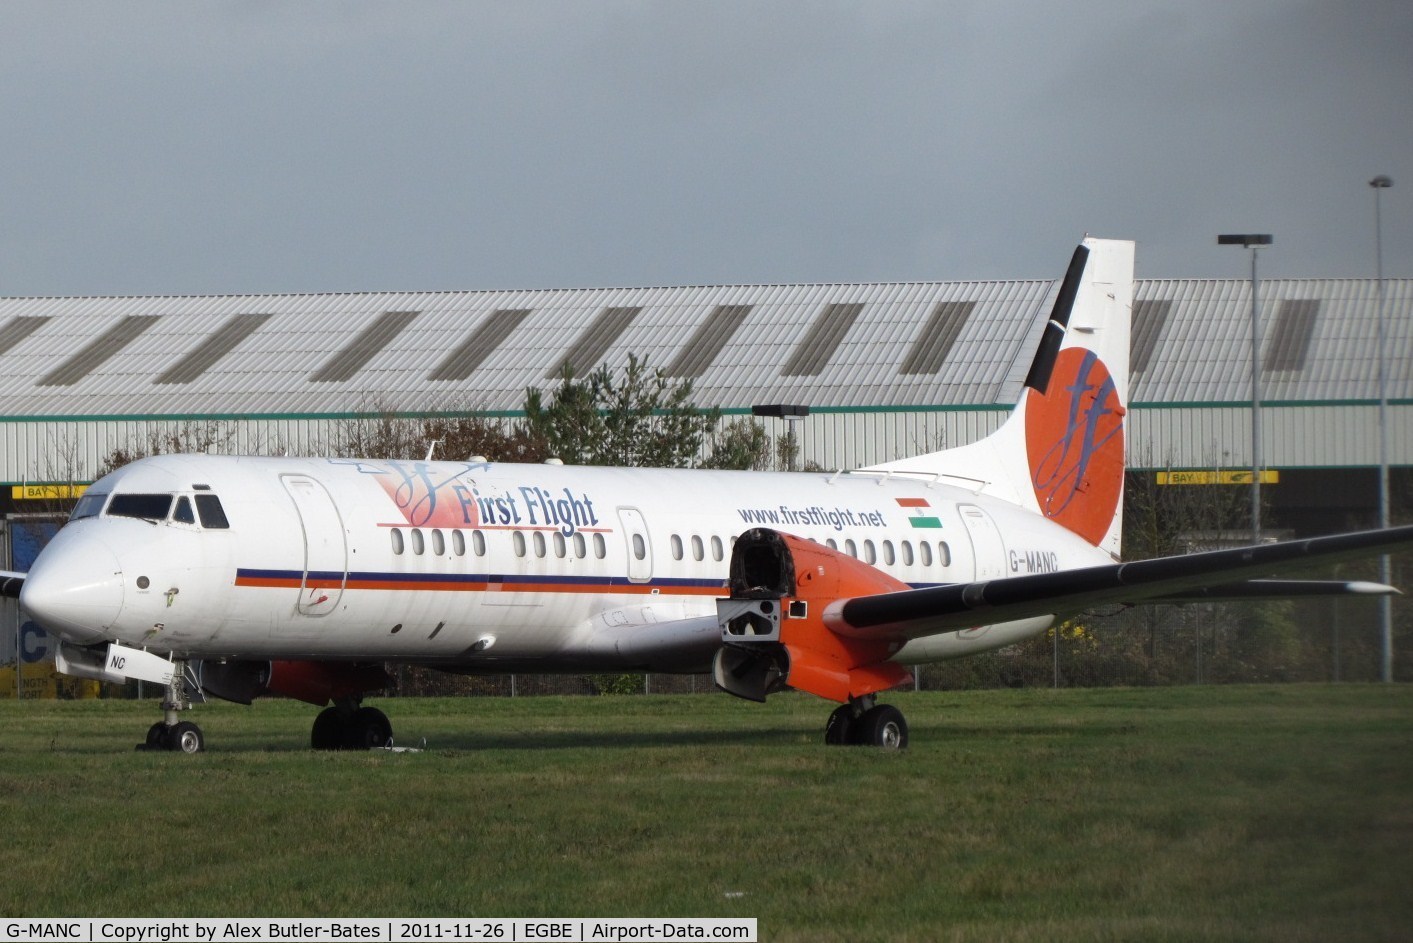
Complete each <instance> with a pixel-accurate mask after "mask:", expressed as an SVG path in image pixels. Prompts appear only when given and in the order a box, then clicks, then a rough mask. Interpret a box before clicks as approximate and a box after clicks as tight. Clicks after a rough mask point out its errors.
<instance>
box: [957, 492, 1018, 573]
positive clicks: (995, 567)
mask: <svg viewBox="0 0 1413 943" xmlns="http://www.w3.org/2000/svg"><path fill="white" fill-rule="evenodd" d="M957 511H958V512H960V514H961V515H962V524H963V525H964V526H965V527H966V529H967V536H968V537H970V538H971V551H972V557H973V559H974V560H975V561H976V572H975V574H974V575H973V576H972V579H974V580H995V579H1000V578H1002V577H1004V576H1005V575H1006V545H1005V543H1004V542H1003V541H1002V540H1001V529H1000V528H999V527H997V526H996V522H995V521H993V520H992V519H991V515H990V514H987V513H986V512H985V511H983V510H982V509H981V508H979V507H977V506H976V505H975V504H959V505H957Z"/></svg>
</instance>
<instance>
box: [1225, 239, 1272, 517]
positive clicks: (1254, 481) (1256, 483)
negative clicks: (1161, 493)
mask: <svg viewBox="0 0 1413 943" xmlns="http://www.w3.org/2000/svg"><path fill="white" fill-rule="evenodd" d="M1271 242H1272V239H1271V236H1270V234H1268V233H1229V234H1227V235H1222V236H1218V237H1217V245H1219V246H1245V247H1246V248H1248V249H1250V250H1251V538H1252V540H1251V542H1252V543H1253V544H1259V543H1260V542H1261V298H1260V291H1259V283H1258V282H1257V280H1256V250H1257V249H1258V248H1260V247H1261V246H1268V245H1270V244H1271Z"/></svg>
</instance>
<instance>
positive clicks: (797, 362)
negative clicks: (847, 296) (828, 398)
mask: <svg viewBox="0 0 1413 943" xmlns="http://www.w3.org/2000/svg"><path fill="white" fill-rule="evenodd" d="M861 311H863V305H862V304H860V303H856V302H855V303H849V304H831V305H829V306H827V307H826V308H825V309H824V310H823V311H822V312H820V314H819V317H817V318H815V321H814V325H813V326H812V327H811V328H810V332H809V334H808V335H806V337H805V339H804V340H803V341H802V342H801V343H800V346H799V347H797V348H795V353H794V355H793V356H791V358H790V362H789V363H787V364H785V368H784V369H783V370H781V371H780V373H781V375H782V376H787V377H813V376H819V374H820V373H822V372H824V368H825V366H827V365H828V363H829V358H830V357H832V356H833V355H834V351H835V350H837V349H838V347H839V345H840V343H842V342H843V340H844V335H846V334H848V333H849V328H851V327H853V326H854V321H855V320H857V319H858V316H859V312H861Z"/></svg>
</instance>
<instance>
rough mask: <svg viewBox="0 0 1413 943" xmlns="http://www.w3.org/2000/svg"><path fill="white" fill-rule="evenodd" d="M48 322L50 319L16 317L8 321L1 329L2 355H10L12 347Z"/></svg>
mask: <svg viewBox="0 0 1413 943" xmlns="http://www.w3.org/2000/svg"><path fill="white" fill-rule="evenodd" d="M48 320H49V318H48V317H37V318H27V317H14V318H11V319H10V320H8V321H6V322H5V326H4V327H0V354H4V353H8V352H9V350H10V348H11V347H14V346H15V345H16V344H18V343H19V342H20V341H22V340H24V339H25V338H26V337H29V336H30V335H31V334H33V333H34V332H35V331H37V330H39V329H40V328H41V327H43V326H44V322H45V321H48Z"/></svg>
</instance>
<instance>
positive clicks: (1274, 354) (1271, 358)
mask: <svg viewBox="0 0 1413 943" xmlns="http://www.w3.org/2000/svg"><path fill="white" fill-rule="evenodd" d="M1319 313H1320V302H1319V301H1318V300H1317V299H1300V300H1291V301H1282V302H1281V307H1280V312H1279V313H1278V314H1277V315H1276V329H1275V331H1273V332H1272V334H1271V339H1270V341H1269V343H1268V344H1267V345H1266V353H1265V356H1263V357H1262V358H1261V371H1262V372H1263V373H1264V372H1266V371H1270V370H1303V369H1305V357H1306V355H1307V354H1309V353H1310V341H1311V340H1312V339H1313V338H1314V337H1315V318H1316V317H1318V316H1319Z"/></svg>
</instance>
